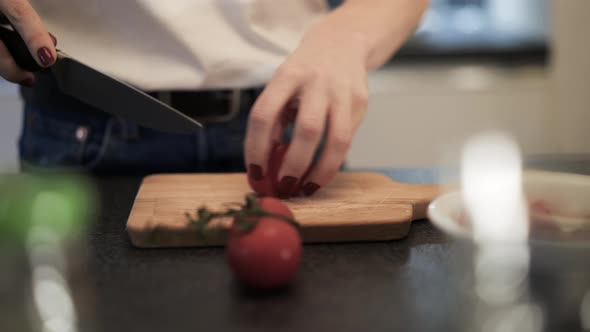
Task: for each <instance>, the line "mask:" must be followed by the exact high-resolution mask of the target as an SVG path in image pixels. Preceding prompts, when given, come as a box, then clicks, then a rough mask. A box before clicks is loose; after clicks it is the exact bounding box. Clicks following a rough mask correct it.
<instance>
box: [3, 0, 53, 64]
mask: <svg viewBox="0 0 590 332" xmlns="http://www.w3.org/2000/svg"><path fill="white" fill-rule="evenodd" d="M0 11H1V12H2V13H3V14H4V15H6V17H7V18H8V20H9V21H10V22H11V23H12V25H13V26H14V27H15V29H16V30H17V31H18V33H19V34H20V35H21V37H22V38H23V40H24V41H25V43H26V44H27V47H28V48H29V51H30V52H31V54H32V55H33V57H34V58H35V60H36V61H37V63H38V64H39V65H40V66H41V67H49V66H51V65H53V64H54V63H55V60H56V59H57V52H56V50H55V43H54V40H53V39H52V37H51V36H50V35H49V32H48V31H47V29H46V28H45V25H44V24H43V22H41V18H40V17H39V15H38V14H37V12H36V11H35V10H34V9H33V7H32V6H31V4H30V3H29V2H28V1H27V0H2V1H0Z"/></svg>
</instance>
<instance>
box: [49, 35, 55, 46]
mask: <svg viewBox="0 0 590 332" xmlns="http://www.w3.org/2000/svg"><path fill="white" fill-rule="evenodd" d="M49 37H51V40H53V46H57V38H55V36H54V35H53V34H52V33H51V32H50V33H49Z"/></svg>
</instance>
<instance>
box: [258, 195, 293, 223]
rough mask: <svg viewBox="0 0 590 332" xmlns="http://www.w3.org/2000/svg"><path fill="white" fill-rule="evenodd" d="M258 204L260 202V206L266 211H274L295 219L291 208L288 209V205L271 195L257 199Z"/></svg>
mask: <svg viewBox="0 0 590 332" xmlns="http://www.w3.org/2000/svg"><path fill="white" fill-rule="evenodd" d="M258 204H260V207H261V208H262V209H263V210H264V211H266V212H270V213H276V214H280V215H283V216H286V217H289V218H291V219H295V215H294V214H293V211H291V209H289V207H288V206H287V205H285V203H283V202H282V201H281V200H279V199H276V198H272V197H262V198H259V199H258Z"/></svg>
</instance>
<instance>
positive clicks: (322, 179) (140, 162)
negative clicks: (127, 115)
mask: <svg viewBox="0 0 590 332" xmlns="http://www.w3.org/2000/svg"><path fill="white" fill-rule="evenodd" d="M426 6H427V1H426V0H348V1H346V2H344V3H343V4H342V5H340V6H338V7H337V8H336V9H334V10H332V11H329V8H328V6H327V4H325V3H323V2H322V0H305V1H303V0H289V1H287V0H283V1H276V0H249V1H238V0H219V1H215V0H177V1H165V2H164V1H157V0H141V1H118V0H102V1H87V2H84V3H82V2H81V1H76V0H35V1H33V2H32V5H31V4H29V2H27V1H26V0H0V10H1V11H2V12H3V13H4V14H5V15H6V16H7V18H8V19H9V20H10V22H11V23H12V24H13V25H14V26H15V28H16V29H17V30H18V31H19V33H20V34H21V35H22V36H23V39H24V40H25V42H26V43H27V45H28V47H29V50H30V52H31V54H33V55H34V57H35V59H36V60H37V62H38V63H39V64H40V65H41V66H43V67H50V66H51V65H52V64H53V63H55V61H56V56H57V55H56V49H55V46H54V45H55V43H56V40H55V38H54V37H53V36H52V35H50V34H49V33H48V31H51V32H52V33H53V35H55V36H56V37H57V39H59V43H60V48H61V49H63V50H64V51H66V53H68V54H70V55H71V56H73V57H75V58H77V59H78V60H80V61H82V62H84V63H86V64H88V65H90V66H92V67H94V68H96V69H98V70H100V71H103V72H105V73H107V74H109V75H112V76H115V77H117V78H119V79H121V80H124V81H126V82H129V83H130V84H133V85H135V86H137V87H138V88H140V89H143V90H145V91H146V92H148V93H150V94H152V95H153V96H155V97H157V98H160V99H161V100H162V101H165V102H167V103H170V104H171V105H172V106H174V107H176V108H178V109H179V110H181V111H183V112H185V113H186V114H188V115H190V116H194V117H195V118H199V119H200V120H202V121H204V122H205V125H206V128H205V129H203V130H200V131H197V132H195V133H194V134H190V135H178V134H169V133H163V132H158V131H155V130H151V129H147V128H142V127H138V126H137V125H135V124H133V123H131V122H129V121H127V120H125V119H119V118H116V117H113V116H110V115H108V114H105V113H102V112H100V111H98V110H95V109H93V108H91V107H89V106H87V105H84V104H82V103H80V102H78V101H77V100H74V99H72V98H69V97H67V96H64V95H62V94H60V93H59V92H58V91H57V88H56V86H55V83H54V82H52V81H51V80H48V79H45V78H39V77H34V76H33V75H32V74H31V73H28V72H25V71H23V70H22V69H20V68H18V67H17V66H16V65H15V63H14V61H13V59H12V58H11V57H10V55H9V54H8V52H7V51H6V49H5V47H4V46H3V45H0V75H2V77H4V78H5V79H7V80H9V81H12V82H15V83H20V84H21V85H22V86H24V88H23V89H22V94H23V98H24V101H25V112H24V114H25V116H24V119H25V120H24V123H23V129H22V135H21V138H20V143H19V148H20V155H21V160H22V161H23V165H24V166H25V167H26V166H36V167H47V166H74V167H79V168H82V169H86V170H88V171H91V172H116V173H125V172H133V173H152V172H181V171H193V172H199V171H200V172H205V171H207V172H224V171H242V170H247V171H248V173H249V176H250V177H252V178H253V179H256V180H261V179H263V178H264V177H265V175H266V171H267V169H268V159H269V152H270V150H271V147H272V144H273V141H274V140H278V139H281V137H282V136H283V134H284V132H285V129H286V124H288V123H289V122H290V121H291V122H293V127H292V128H293V129H292V136H291V140H290V145H289V148H288V151H287V154H286V156H285V159H284V162H283V165H282V167H281V169H280V171H279V175H278V179H279V180H280V181H279V192H280V193H281V194H282V195H283V196H288V195H291V194H296V192H297V190H298V189H297V188H303V189H302V191H303V193H304V194H306V195H312V194H313V193H314V192H316V191H317V190H318V189H319V188H320V187H322V186H325V185H326V184H328V183H329V182H330V181H331V180H332V178H333V177H334V175H335V174H336V173H337V172H338V170H339V168H340V167H341V165H342V163H343V160H344V159H345V156H346V153H347V151H348V149H349V146H350V144H351V141H352V139H353V136H354V133H355V131H356V129H357V128H358V126H359V124H360V123H361V121H362V119H363V117H364V115H365V112H366V110H367V96H368V92H367V73H368V72H369V71H370V70H373V69H375V68H378V67H379V66H381V65H382V64H384V63H385V62H386V61H387V60H388V59H389V58H390V57H391V56H392V54H394V52H395V51H396V50H397V49H398V48H399V47H400V46H401V44H402V43H403V42H404V40H405V39H406V38H407V37H408V36H409V35H410V33H411V32H412V31H413V30H414V28H415V27H416V25H417V24H418V22H419V19H420V17H421V14H422V13H423V11H424V10H425V8H426ZM320 146H321V147H322V148H321V150H319V149H318V147H320ZM318 151H321V152H320V153H318ZM310 165H312V166H311V170H310V171H309V172H307V173H306V171H307V170H308V168H310Z"/></svg>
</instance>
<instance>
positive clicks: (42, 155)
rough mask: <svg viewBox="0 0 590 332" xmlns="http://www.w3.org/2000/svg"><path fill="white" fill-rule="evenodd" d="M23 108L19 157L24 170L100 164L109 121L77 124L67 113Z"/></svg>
mask: <svg viewBox="0 0 590 332" xmlns="http://www.w3.org/2000/svg"><path fill="white" fill-rule="evenodd" d="M52 112H53V110H42V109H41V108H38V107H35V106H32V105H26V106H25V111H24V118H23V125H22V132H21V136H20V138H19V154H20V159H21V163H22V167H23V168H27V167H33V168H35V167H36V168H56V167H57V168H83V169H87V168H90V167H92V166H93V165H95V164H97V163H98V162H99V159H100V158H102V157H103V156H104V154H105V152H106V149H107V148H108V141H109V137H107V136H108V134H109V133H108V130H107V129H108V126H107V124H108V120H107V119H89V120H88V121H87V122H84V123H82V122H80V121H76V120H72V119H68V118H67V117H64V116H63V114H67V113H59V112H55V113H52Z"/></svg>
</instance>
